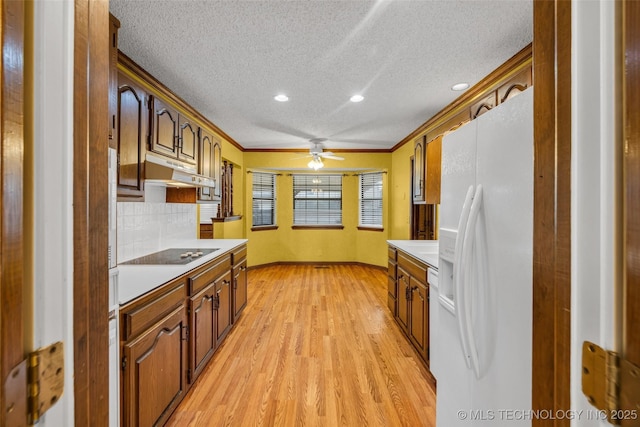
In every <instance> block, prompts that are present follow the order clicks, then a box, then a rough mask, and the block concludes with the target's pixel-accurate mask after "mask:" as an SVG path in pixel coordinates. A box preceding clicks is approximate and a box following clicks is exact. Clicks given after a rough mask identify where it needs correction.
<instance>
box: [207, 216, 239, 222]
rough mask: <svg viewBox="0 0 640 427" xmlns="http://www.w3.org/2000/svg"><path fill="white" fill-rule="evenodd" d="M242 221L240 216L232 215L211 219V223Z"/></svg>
mask: <svg viewBox="0 0 640 427" xmlns="http://www.w3.org/2000/svg"><path fill="white" fill-rule="evenodd" d="M241 219H242V215H233V216H225V217H221V218H216V217H213V218H211V222H230V221H240V220H241Z"/></svg>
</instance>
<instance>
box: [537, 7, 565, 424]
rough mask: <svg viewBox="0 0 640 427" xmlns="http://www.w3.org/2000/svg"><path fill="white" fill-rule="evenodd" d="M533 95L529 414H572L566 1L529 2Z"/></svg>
mask: <svg viewBox="0 0 640 427" xmlns="http://www.w3.org/2000/svg"><path fill="white" fill-rule="evenodd" d="M533 91H534V92H533V95H534V215H533V218H534V219H533V221H534V225H533V354H532V356H533V366H532V369H533V378H532V409H534V410H552V411H553V413H556V412H555V411H557V410H568V409H570V408H571V401H570V382H571V2H570V1H565V0H552V1H547V0H535V1H534V3H533ZM532 425H533V426H552V425H553V426H560V425H562V426H568V425H569V420H540V419H534V420H533V423H532Z"/></svg>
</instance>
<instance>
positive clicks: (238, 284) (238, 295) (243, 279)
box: [233, 258, 247, 323]
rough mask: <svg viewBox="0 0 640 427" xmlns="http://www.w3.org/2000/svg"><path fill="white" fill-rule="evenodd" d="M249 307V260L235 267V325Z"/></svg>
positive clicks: (244, 260)
mask: <svg viewBox="0 0 640 427" xmlns="http://www.w3.org/2000/svg"><path fill="white" fill-rule="evenodd" d="M246 305H247V260H246V258H245V259H243V260H242V261H240V262H239V263H238V264H236V265H235V266H234V267H233V323H235V322H236V320H237V319H238V317H240V313H241V312H242V310H244V308H245V306H246Z"/></svg>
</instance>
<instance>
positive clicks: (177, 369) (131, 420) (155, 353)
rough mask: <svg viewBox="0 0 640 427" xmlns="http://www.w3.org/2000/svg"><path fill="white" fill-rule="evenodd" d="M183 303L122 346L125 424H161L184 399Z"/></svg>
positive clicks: (185, 346)
mask: <svg viewBox="0 0 640 427" xmlns="http://www.w3.org/2000/svg"><path fill="white" fill-rule="evenodd" d="M186 327H187V321H186V316H185V309H184V304H183V305H181V306H180V307H179V308H177V309H175V310H174V311H172V312H171V313H170V314H168V315H167V316H166V317H164V318H163V319H162V320H161V321H159V322H158V323H156V324H155V325H154V326H152V327H150V328H149V329H148V330H147V331H146V332H144V333H142V335H140V336H139V337H138V338H136V339H135V340H133V341H131V342H128V343H125V344H124V345H123V356H124V360H123V364H124V366H125V368H124V370H123V374H122V375H123V384H124V385H123V396H122V408H123V419H124V425H129V426H138V427H147V426H149V427H150V426H155V425H162V424H164V423H165V422H166V420H167V419H168V418H169V416H170V415H171V413H172V412H173V410H174V409H175V407H176V406H177V405H178V403H179V402H180V400H181V399H182V397H183V395H184V393H185V391H186V387H187V382H186V372H187V345H186V344H187V341H186V337H185V335H186V333H185V332H186Z"/></svg>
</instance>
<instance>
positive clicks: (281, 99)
mask: <svg viewBox="0 0 640 427" xmlns="http://www.w3.org/2000/svg"><path fill="white" fill-rule="evenodd" d="M273 99H275V100H276V101H278V102H287V101H288V100H289V97H288V96H287V95H285V94H284V93H281V94H280V95H276V96H274V97H273Z"/></svg>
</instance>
